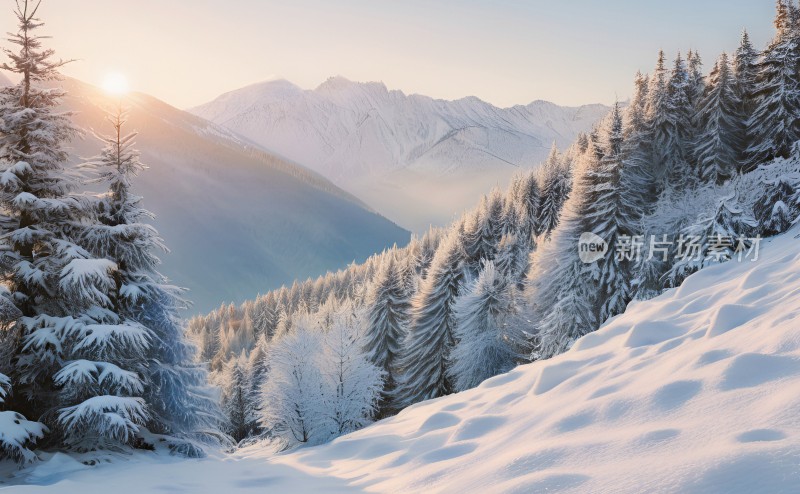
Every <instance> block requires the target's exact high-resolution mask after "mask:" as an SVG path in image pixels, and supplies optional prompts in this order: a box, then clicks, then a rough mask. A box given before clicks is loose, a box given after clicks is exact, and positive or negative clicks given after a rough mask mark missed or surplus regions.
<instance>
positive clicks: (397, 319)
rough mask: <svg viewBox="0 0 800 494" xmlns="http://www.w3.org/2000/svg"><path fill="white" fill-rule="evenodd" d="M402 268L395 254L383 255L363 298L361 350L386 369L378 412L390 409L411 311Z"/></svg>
mask: <svg viewBox="0 0 800 494" xmlns="http://www.w3.org/2000/svg"><path fill="white" fill-rule="evenodd" d="M406 289H407V287H406V285H405V284H404V279H403V272H402V271H401V266H400V264H399V262H398V261H397V260H396V259H395V254H394V253H392V254H390V255H389V256H387V258H386V260H385V261H384V262H383V265H382V266H381V268H380V269H379V270H378V273H377V275H376V277H375V280H374V281H373V283H372V286H371V287H370V291H369V295H368V302H367V331H366V333H365V336H364V341H365V351H366V352H367V354H368V355H369V357H370V360H371V361H372V363H374V364H375V365H376V366H378V367H379V368H381V369H383V371H384V372H385V373H386V384H385V387H384V395H383V399H382V402H381V413H382V415H386V414H389V413H391V411H392V409H393V405H392V402H393V397H392V393H393V392H394V388H395V386H396V384H397V377H398V376H397V359H398V358H399V357H400V355H401V352H402V347H401V345H402V344H403V340H404V338H405V336H406V331H407V329H408V323H409V318H410V311H411V301H410V294H409V293H408V292H407V291H406Z"/></svg>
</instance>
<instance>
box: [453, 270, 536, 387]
mask: <svg viewBox="0 0 800 494" xmlns="http://www.w3.org/2000/svg"><path fill="white" fill-rule="evenodd" d="M464 292H465V294H464V295H462V296H460V297H459V298H458V301H457V302H456V305H455V319H456V331H455V336H456V341H457V342H458V343H457V344H456V345H455V347H454V348H453V352H452V355H451V361H452V364H451V366H450V368H449V370H448V372H449V374H450V376H451V379H452V381H453V384H454V390H455V391H464V390H467V389H471V388H474V387H475V386H477V385H478V384H480V383H481V382H483V381H484V380H486V379H488V378H490V377H492V376H496V375H498V374H502V373H503V372H507V371H509V370H510V369H511V368H513V367H514V365H515V363H516V360H517V357H518V348H519V346H520V343H519V342H520V341H521V337H520V335H518V334H517V333H516V329H517V328H516V327H511V325H510V324H509V319H510V318H511V317H512V316H513V315H514V312H515V310H516V302H515V298H516V292H515V287H514V283H513V282H512V281H511V280H510V279H508V278H507V277H506V276H504V275H503V274H502V273H501V272H499V271H498V270H497V269H495V266H494V263H493V262H492V261H485V262H484V264H483V269H482V270H481V272H480V274H479V276H478V278H477V279H476V280H475V282H474V283H473V284H472V285H471V286H470V287H468V288H467V289H465V290H464Z"/></svg>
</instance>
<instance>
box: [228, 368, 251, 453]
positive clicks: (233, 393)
mask: <svg viewBox="0 0 800 494" xmlns="http://www.w3.org/2000/svg"><path fill="white" fill-rule="evenodd" d="M224 374H225V377H224V379H223V383H224V387H223V392H224V394H223V396H222V409H223V412H224V414H225V418H226V419H227V420H226V424H227V427H226V429H227V430H226V432H227V433H228V434H229V435H230V436H231V437H233V439H234V440H235V441H236V442H237V443H238V442H240V441H242V440H243V439H245V438H247V437H249V436H250V435H251V434H253V432H254V431H255V426H256V424H255V420H256V417H255V409H254V407H253V402H252V401H251V397H250V390H251V382H250V379H249V376H248V374H247V361H246V357H245V355H244V353H242V354H241V355H239V356H238V357H236V358H233V359H231V360H230V361H228V363H227V364H226V369H225V373H224Z"/></svg>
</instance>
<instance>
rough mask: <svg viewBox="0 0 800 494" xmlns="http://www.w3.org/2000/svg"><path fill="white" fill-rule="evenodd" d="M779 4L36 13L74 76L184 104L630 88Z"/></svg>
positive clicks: (762, 29)
mask: <svg viewBox="0 0 800 494" xmlns="http://www.w3.org/2000/svg"><path fill="white" fill-rule="evenodd" d="M11 7H12V6H11V5H7V12H6V14H5V15H4V14H3V12H2V11H1V10H0V19H3V22H5V26H4V27H5V30H6V31H13V30H15V28H14V19H13V16H12V15H11ZM773 11H774V2H772V1H760V2H753V1H752V0H733V1H730V0H728V1H721V0H714V1H706V2H703V3H702V5H695V4H694V3H693V2H691V1H689V0H678V1H674V2H669V4H668V5H666V4H663V3H659V4H657V5H645V4H642V3H641V2H636V1H634V0H625V1H622V2H618V3H616V4H615V5H603V4H600V5H597V4H595V3H593V2H591V1H590V0H577V1H575V2H570V3H569V4H564V3H561V4H557V5H553V4H551V2H544V1H539V0H537V1H531V2H521V1H517V0H503V1H500V2H487V1H483V0H469V1H467V2H460V3H456V2H454V1H451V0H447V1H441V2H435V3H425V2H421V1H417V0H412V1H410V2H404V3H403V4H394V3H388V2H367V1H365V0H352V1H349V2H346V3H341V4H337V5H330V4H327V3H325V2H322V1H321V0H300V1H298V2H293V3H292V4H282V3H278V2H274V1H256V0H234V1H232V2H226V3H223V2H222V1H220V0H200V1H196V2H191V4H189V3H188V2H183V1H177V2H170V3H169V4H163V3H160V2H157V1H155V0H142V1H140V2H137V3H136V4H133V3H118V2H103V1H101V0H72V1H70V2H44V3H43V4H42V7H41V12H40V15H41V17H42V18H43V19H44V20H45V22H46V25H45V26H44V28H42V30H41V34H44V35H49V36H52V37H53V39H51V40H47V42H46V43H47V46H49V47H53V48H55V49H56V52H57V55H58V56H60V57H63V58H65V59H69V58H73V57H78V58H80V60H78V61H76V62H74V63H71V64H69V65H68V66H66V67H65V68H64V71H63V72H64V74H65V75H68V76H72V77H76V78H78V79H81V80H83V81H86V82H89V83H92V84H97V85H100V84H101V83H102V79H103V78H104V77H105V75H106V74H108V73H109V72H121V73H123V74H125V76H126V77H127V78H128V79H129V80H130V84H131V88H132V89H133V90H136V91H141V92H145V93H148V94H151V95H153V96H156V97H158V98H160V99H162V100H164V101H166V102H168V103H170V104H172V105H174V106H177V107H179V108H190V107H193V106H196V105H200V104H202V103H205V102H207V101H210V100H212V99H213V98H215V97H217V96H219V95H220V94H222V93H225V92H228V91H232V90H235V89H237V88H240V87H243V86H247V85H250V84H254V83H258V82H262V81H266V80H270V79H276V78H281V79H286V80H288V81H291V82H292V83H294V84H296V85H298V86H299V87H302V88H304V89H313V88H315V87H317V86H318V85H319V84H321V83H322V82H324V81H325V80H326V79H327V78H329V77H332V76H336V75H341V76H342V77H345V78H347V79H349V80H352V81H358V82H369V81H376V82H383V83H384V84H385V85H386V86H387V87H388V88H390V89H398V90H402V91H403V92H404V93H406V94H414V93H417V94H424V95H427V96H431V97H433V98H438V99H447V100H456V99H459V98H463V97H466V96H476V97H478V98H480V99H482V100H484V101H487V102H489V103H492V104H493V105H495V106H498V107H510V106H514V105H517V104H528V103H530V102H532V101H535V100H547V101H552V102H554V103H557V104H560V105H568V106H577V105H582V104H591V103H604V104H609V103H612V102H613V101H614V100H615V98H619V99H623V100H624V99H625V98H627V96H628V94H629V93H630V90H631V87H632V79H633V75H634V73H635V72H636V70H642V71H645V72H646V71H650V70H651V68H652V66H653V65H654V63H655V57H656V53H657V51H658V50H659V49H664V50H665V51H666V52H667V53H668V54H669V55H670V56H674V54H675V53H676V52H677V51H679V50H682V51H685V50H688V49H690V48H691V49H697V50H699V51H700V53H701V55H702V57H703V60H704V62H705V68H706V70H708V69H709V68H710V66H711V64H713V61H714V59H715V58H716V57H717V56H718V54H719V53H720V52H721V51H723V50H727V51H732V50H733V49H735V47H736V44H737V42H738V37H739V33H740V31H741V29H742V28H747V29H748V31H749V32H750V34H751V37H752V39H753V41H754V43H755V45H756V46H757V47H760V46H763V45H764V43H765V42H766V41H767V40H768V39H769V38H770V36H771V35H772V30H771V20H772V16H773ZM118 19H122V20H124V22H121V21H117V20H118ZM87 32H92V33H95V34H94V35H93V36H85V33H87ZM143 33H144V34H143ZM632 39H633V40H636V42H634V43H631V42H630V40H632ZM165 74H166V75H165Z"/></svg>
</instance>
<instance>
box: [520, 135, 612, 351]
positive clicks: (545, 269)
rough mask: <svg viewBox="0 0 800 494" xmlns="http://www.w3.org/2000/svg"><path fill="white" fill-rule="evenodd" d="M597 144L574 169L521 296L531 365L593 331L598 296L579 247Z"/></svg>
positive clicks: (597, 162) (591, 145)
mask: <svg viewBox="0 0 800 494" xmlns="http://www.w3.org/2000/svg"><path fill="white" fill-rule="evenodd" d="M598 148H599V144H598V143H597V142H596V140H595V139H594V138H591V139H590V143H589V146H588V148H587V150H586V152H585V153H584V154H583V156H582V157H581V158H580V160H579V162H578V164H577V167H576V169H575V183H574V186H573V190H572V192H571V194H570V196H569V199H568V200H567V202H566V203H565V204H564V212H563V215H562V217H561V220H560V221H559V224H558V227H557V228H556V229H555V230H554V231H553V233H552V236H551V239H550V241H549V242H546V243H544V244H543V245H542V246H541V247H540V248H539V250H538V251H537V252H536V253H535V254H534V256H533V260H532V262H531V264H532V267H531V273H530V274H529V276H528V279H529V283H530V284H529V286H528V291H527V293H526V298H528V300H529V303H528V304H527V305H526V307H527V308H528V310H529V311H530V314H528V315H527V319H528V320H530V321H534V322H535V328H534V333H533V334H532V335H531V338H532V339H533V340H534V341H532V344H533V347H534V351H533V353H532V355H531V359H534V360H535V359H540V358H549V357H552V356H554V355H557V354H559V353H561V352H563V351H564V350H566V349H567V348H568V347H569V345H570V344H571V342H572V341H573V340H574V339H575V338H578V337H580V336H583V335H584V334H586V333H589V332H591V331H594V330H595V329H596V328H597V320H596V314H595V306H596V301H597V290H596V289H595V288H594V282H593V281H592V278H591V275H590V273H589V272H588V270H587V269H586V268H585V264H584V263H583V262H582V261H581V259H580V257H579V252H578V242H579V239H580V236H581V234H583V233H584V231H585V230H584V224H583V218H584V217H585V212H586V207H587V191H588V190H589V187H590V182H589V180H588V175H587V172H588V170H593V169H597V168H598V167H599V166H600V159H601V158H602V156H598V154H601V153H599V150H598Z"/></svg>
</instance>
